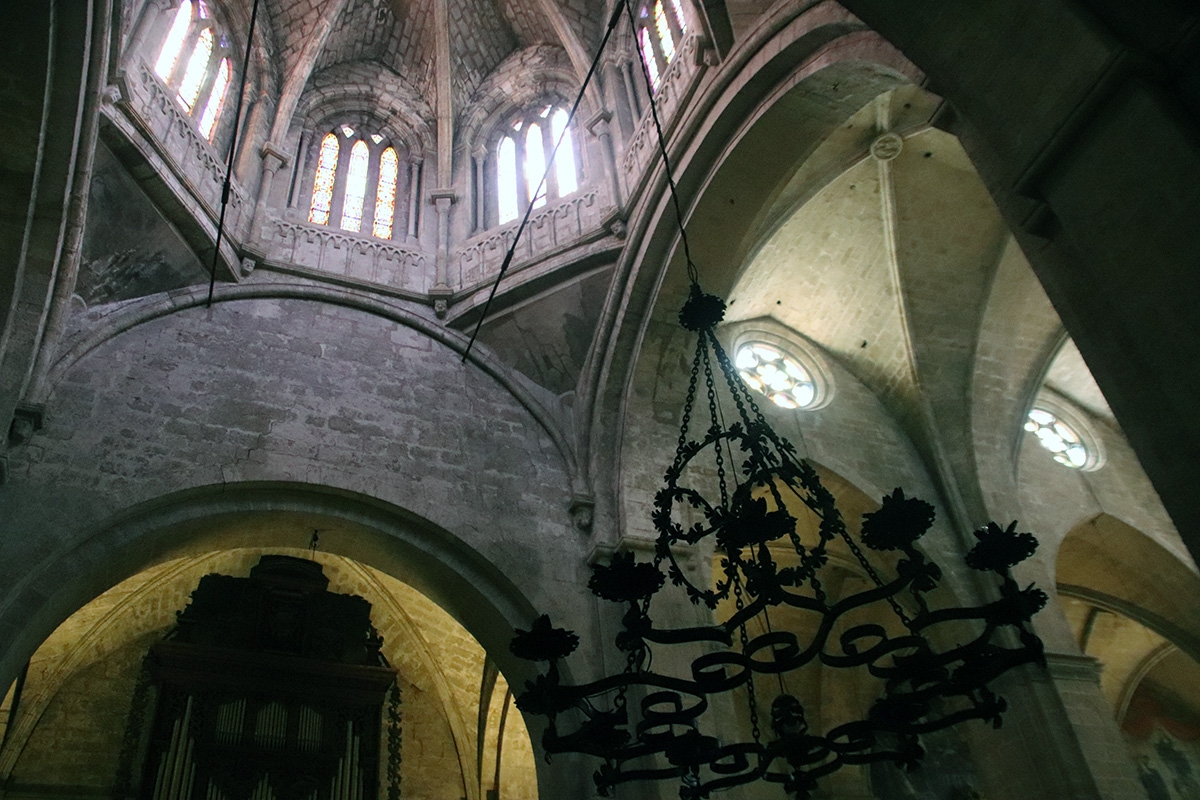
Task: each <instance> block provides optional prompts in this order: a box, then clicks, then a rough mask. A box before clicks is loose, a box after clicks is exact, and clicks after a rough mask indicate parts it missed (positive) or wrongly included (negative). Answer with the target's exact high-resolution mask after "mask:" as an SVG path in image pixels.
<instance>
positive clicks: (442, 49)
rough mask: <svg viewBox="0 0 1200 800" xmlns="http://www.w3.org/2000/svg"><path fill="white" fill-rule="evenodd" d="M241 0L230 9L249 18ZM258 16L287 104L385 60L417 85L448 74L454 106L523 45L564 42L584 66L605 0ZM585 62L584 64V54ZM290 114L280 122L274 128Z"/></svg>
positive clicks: (384, 2) (435, 0) (367, 2)
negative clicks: (336, 70)
mask: <svg viewBox="0 0 1200 800" xmlns="http://www.w3.org/2000/svg"><path fill="white" fill-rule="evenodd" d="M249 3H250V0H239V2H238V5H239V9H238V10H237V12H236V13H234V14H232V15H231V17H233V18H241V16H242V11H241V8H240V6H243V5H244V6H246V7H247V8H248V7H249ZM262 3H263V8H262V11H261V13H260V18H259V19H260V24H265V25H266V26H267V27H268V28H269V33H270V35H269V36H266V37H265V38H266V39H267V40H269V41H273V42H275V43H276V46H277V48H278V53H277V55H276V56H275V57H276V58H277V59H278V61H279V64H278V65H276V66H277V68H278V70H279V72H280V74H282V75H284V76H285V79H284V83H285V86H284V89H283V95H284V96H283V98H282V101H281V103H280V110H281V111H282V112H283V115H284V116H287V117H289V118H290V106H291V105H292V104H294V102H295V96H296V95H298V93H299V91H300V89H301V88H302V87H303V86H304V85H305V84H306V83H307V82H308V80H309V79H310V78H311V77H312V76H313V75H315V74H317V73H320V72H322V71H323V70H327V69H329V68H331V67H335V66H338V65H344V64H374V65H382V66H383V67H386V68H387V69H388V70H391V71H392V72H394V73H396V74H397V75H400V76H403V78H404V79H405V80H406V81H407V82H408V83H409V84H411V85H412V86H413V87H414V88H415V89H416V90H417V92H418V93H419V94H421V95H423V96H425V97H427V98H429V99H430V101H431V103H432V101H433V98H434V97H436V96H437V94H438V91H439V89H438V82H439V79H440V77H445V78H446V79H448V89H449V91H450V93H451V97H452V106H453V109H454V112H455V113H458V112H459V111H461V110H462V109H463V108H464V107H465V106H466V105H467V104H468V102H469V101H470V99H471V97H472V95H473V94H474V93H475V91H476V89H478V88H479V86H480V84H481V83H482V82H483V81H484V80H485V79H486V78H487V77H488V76H489V75H490V74H491V73H492V72H493V71H494V70H495V69H496V67H497V66H499V65H500V64H501V63H502V62H503V61H504V60H505V59H506V58H508V57H509V56H511V55H512V54H513V53H516V52H518V51H520V50H523V49H525V48H529V47H534V46H538V45H550V46H554V47H559V48H562V49H563V50H565V51H566V52H567V53H568V54H569V55H570V56H571V60H572V62H573V64H574V66H575V68H576V70H578V69H579V68H580V59H581V58H586V56H589V55H590V53H591V51H592V49H593V48H594V47H595V44H596V43H597V42H598V41H599V37H598V30H599V25H600V17H601V15H602V14H603V12H604V9H603V8H602V7H601V6H599V5H594V6H590V5H589V4H587V3H585V2H584V0H453V1H451V0H262ZM583 68H586V63H583ZM288 122H290V119H289V120H283V121H282V122H280V123H277V125H276V127H275V131H276V133H278V131H280V130H283V129H284V128H285V127H286V125H287V124H288Z"/></svg>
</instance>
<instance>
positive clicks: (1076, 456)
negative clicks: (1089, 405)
mask: <svg viewBox="0 0 1200 800" xmlns="http://www.w3.org/2000/svg"><path fill="white" fill-rule="evenodd" d="M1025 430H1027V431H1029V432H1030V433H1032V434H1033V435H1034V436H1036V437H1037V439H1038V443H1039V444H1040V445H1041V446H1042V447H1044V448H1046V449H1047V450H1049V451H1050V452H1051V453H1052V454H1053V455H1054V460H1055V461H1057V462H1058V463H1060V464H1062V465H1063V466H1067V467H1070V468H1071V469H1083V468H1085V467H1089V466H1092V465H1093V464H1094V463H1095V458H1093V457H1092V454H1091V453H1089V452H1088V448H1087V446H1086V445H1085V444H1084V442H1083V437H1082V436H1080V435H1079V433H1078V432H1077V431H1076V430H1075V429H1074V428H1073V427H1071V426H1070V425H1068V424H1067V423H1066V422H1065V421H1063V419H1062V418H1061V417H1059V416H1058V415H1057V414H1055V413H1054V412H1052V411H1048V410H1046V409H1044V408H1037V407H1035V408H1033V409H1032V410H1031V411H1030V412H1029V416H1028V418H1027V419H1026V420H1025Z"/></svg>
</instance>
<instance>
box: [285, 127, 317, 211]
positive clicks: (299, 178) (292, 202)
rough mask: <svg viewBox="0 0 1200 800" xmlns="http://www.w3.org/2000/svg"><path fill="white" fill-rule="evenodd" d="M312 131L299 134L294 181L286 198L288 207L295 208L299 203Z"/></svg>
mask: <svg viewBox="0 0 1200 800" xmlns="http://www.w3.org/2000/svg"><path fill="white" fill-rule="evenodd" d="M312 135H313V133H312V131H310V130H305V131H304V132H302V133H301V134H300V144H299V146H298V147H297V148H296V163H295V164H294V165H293V169H294V172H293V174H294V175H295V176H296V179H295V180H294V181H292V190H291V195H290V196H289V197H288V207H289V208H295V207H296V205H297V204H299V202H300V187H302V186H303V185H304V180H305V175H307V174H308V169H307V167H308V150H309V145H310V144H311V143H312Z"/></svg>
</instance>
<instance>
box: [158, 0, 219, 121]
mask: <svg viewBox="0 0 1200 800" xmlns="http://www.w3.org/2000/svg"><path fill="white" fill-rule="evenodd" d="M154 73H155V74H156V75H157V76H158V77H159V78H161V79H162V80H163V82H164V83H166V84H167V86H168V87H169V88H171V89H174V90H175V99H176V101H177V102H178V103H179V105H180V107H181V108H182V109H183V111H184V113H185V114H188V115H189V116H191V117H192V119H193V120H195V122H196V127H197V128H198V129H199V130H200V133H201V134H202V135H203V136H204V137H205V138H206V139H208V140H209V141H210V142H211V141H212V140H213V138H214V136H215V134H216V131H217V123H218V121H219V120H220V118H221V112H222V110H223V109H224V107H225V100H226V98H227V96H228V94H229V85H230V83H232V82H233V65H232V62H231V61H230V44H229V37H228V36H226V35H225V34H224V33H222V32H221V31H220V30H219V29H218V28H217V25H216V23H215V21H214V20H213V18H212V15H211V14H210V13H209V10H208V6H207V4H206V3H204V1H203V0H181V2H180V3H179V7H178V8H177V9H176V11H175V16H174V17H173V18H172V20H171V25H170V27H169V28H168V30H167V35H166V38H165V39H164V40H163V44H162V48H161V49H160V50H159V53H158V58H157V59H155V62H154Z"/></svg>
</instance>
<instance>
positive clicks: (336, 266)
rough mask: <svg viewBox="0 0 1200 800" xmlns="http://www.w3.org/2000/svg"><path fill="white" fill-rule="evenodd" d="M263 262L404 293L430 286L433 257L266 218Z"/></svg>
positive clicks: (387, 243)
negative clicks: (264, 258)
mask: <svg viewBox="0 0 1200 800" xmlns="http://www.w3.org/2000/svg"><path fill="white" fill-rule="evenodd" d="M263 236H264V244H265V245H266V246H267V260H268V261H270V262H275V263H280V264H285V265H295V266H299V267H307V268H309V269H316V270H320V271H321V272H328V273H332V274H334V275H340V276H342V277H345V278H351V279H355V280H361V281H367V282H370V283H375V284H380V285H382V286H389V287H392V288H394V289H402V290H405V291H410V292H421V293H423V292H427V291H429V287H430V286H431V285H432V284H433V259H432V258H431V257H426V255H425V254H424V253H422V252H421V251H419V250H416V249H411V248H407V247H400V246H398V245H396V244H395V243H393V242H390V241H385V240H383V239H375V238H372V237H370V236H362V235H359V234H356V233H350V232H348V231H343V230H337V229H332V228H326V227H324V226H321V225H313V224H310V223H308V222H293V221H290V220H285V219H272V220H271V221H270V222H269V223H268V224H267V225H266V226H264V229H263Z"/></svg>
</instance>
